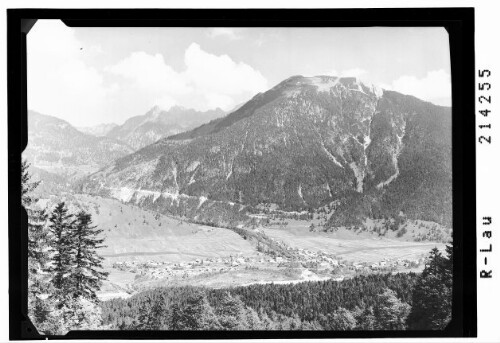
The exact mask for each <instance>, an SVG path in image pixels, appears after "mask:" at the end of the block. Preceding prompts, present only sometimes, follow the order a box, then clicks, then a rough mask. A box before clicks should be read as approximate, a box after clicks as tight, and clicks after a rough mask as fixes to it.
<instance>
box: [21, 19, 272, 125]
mask: <svg viewBox="0 0 500 343" xmlns="http://www.w3.org/2000/svg"><path fill="white" fill-rule="evenodd" d="M230 32H233V31H231V29H229V31H228V30H215V31H214V34H215V35H219V36H220V35H225V36H227V37H230V36H231V33H230ZM233 33H234V34H236V33H235V32H233ZM103 53H105V51H103V48H102V47H100V46H92V45H85V44H84V43H83V42H82V41H80V40H79V39H78V37H77V36H76V35H75V31H74V30H73V29H72V28H69V27H67V26H65V25H64V24H63V23H62V22H61V21H59V20H41V21H38V22H37V23H36V24H35V26H34V28H33V29H32V31H31V32H30V33H29V35H28V107H29V109H32V110H35V111H38V112H41V113H45V114H48V115H53V116H57V117H60V118H64V119H65V120H68V121H69V122H70V123H71V124H73V125H75V126H88V125H94V124H99V123H102V122H110V121H115V122H118V123H120V122H122V121H123V119H124V118H126V117H130V116H133V115H139V114H142V113H145V112H146V111H147V110H148V109H149V108H151V107H152V106H154V105H158V106H161V107H162V108H164V109H168V108H170V107H171V106H174V105H181V106H184V107H187V108H194V109H198V110H208V109H215V108H217V107H220V108H222V109H224V110H230V109H232V108H233V107H234V106H235V105H236V104H237V103H240V102H241V101H242V99H248V98H250V97H252V96H254V95H255V94H256V93H258V92H261V91H265V90H267V89H268V83H267V80H266V78H265V77H264V76H263V75H262V74H261V73H260V72H259V71H258V70H255V69H254V68H252V67H251V66H250V65H248V64H246V63H244V62H242V61H235V60H233V59H232V58H231V57H230V56H228V55H215V54H212V53H209V52H207V51H205V50H203V49H202V47H201V46H200V45H198V44H196V43H192V44H191V45H190V46H189V47H188V48H187V49H186V50H185V51H184V56H183V65H182V66H179V67H175V68H174V67H172V66H171V65H169V64H168V63H167V62H166V60H165V58H164V56H163V55H162V54H159V53H147V52H144V51H136V52H133V53H130V54H128V55H126V56H125V57H123V58H121V59H118V60H117V61H116V62H114V63H111V64H109V65H108V66H102V65H100V64H99V62H100V61H102V59H101V60H100V56H99V55H102V54H103Z"/></svg>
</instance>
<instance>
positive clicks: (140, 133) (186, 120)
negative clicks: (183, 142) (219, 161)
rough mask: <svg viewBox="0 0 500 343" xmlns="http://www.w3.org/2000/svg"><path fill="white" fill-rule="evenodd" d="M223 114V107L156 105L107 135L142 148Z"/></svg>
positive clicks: (136, 147) (135, 147)
mask: <svg viewBox="0 0 500 343" xmlns="http://www.w3.org/2000/svg"><path fill="white" fill-rule="evenodd" d="M223 115H224V111H222V110H221V109H216V110H211V111H206V112H200V111H196V110H193V109H187V108H183V107H180V106H174V107H172V108H170V109H169V110H168V111H165V110H162V109H161V108H159V107H157V106H155V107H153V108H152V109H151V110H149V111H148V112H147V113H146V114H144V115H141V116H135V117H132V118H129V119H128V120H127V121H126V122H125V123H124V124H123V125H120V126H116V127H114V128H113V129H111V130H110V131H109V132H108V133H107V134H106V136H107V137H109V138H113V139H118V140H120V141H123V142H125V143H127V144H128V145H130V146H131V147H133V148H134V149H140V148H142V147H144V146H146V145H149V144H151V143H154V142H156V141H157V140H159V139H161V138H163V137H167V136H170V135H174V134H177V133H179V132H183V131H187V130H190V129H193V128H194V127H196V126H198V125H200V124H202V123H204V122H206V121H210V120H212V119H215V118H219V117H222V116H223Z"/></svg>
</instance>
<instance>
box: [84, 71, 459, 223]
mask: <svg viewBox="0 0 500 343" xmlns="http://www.w3.org/2000/svg"><path fill="white" fill-rule="evenodd" d="M451 181H452V174H451V109H450V108H447V107H441V106H436V105H433V104H431V103H429V102H425V101H422V100H419V99H417V98H415V97H413V96H408V95H403V94H400V93H397V92H393V91H387V90H381V89H379V88H377V87H375V86H373V85H366V84H363V83H362V82H360V81H359V80H357V79H356V78H337V77H329V76H318V77H302V76H294V77H291V78H289V79H287V80H285V81H283V82H281V83H280V84H278V85H277V86H275V87H274V88H272V89H270V90H269V91H267V92H265V93H261V94H257V95H256V96H255V97H254V98H252V99H251V100H250V101H248V102H247V103H246V104H244V105H243V106H242V107H240V108H239V109H238V110H236V111H235V112H233V113H231V114H229V115H227V116H225V117H223V118H218V119H215V120H213V121H211V122H209V123H207V124H204V125H201V126H199V127H197V128H195V129H193V130H191V131H188V132H184V133H181V134H178V135H175V136H171V137H168V138H166V139H162V140H160V141H158V142H156V143H154V144H151V145H148V146H146V147H144V148H142V149H140V150H138V151H137V152H135V153H133V154H130V155H128V156H125V157H123V158H120V159H118V160H117V161H115V162H114V163H112V164H111V165H109V166H107V167H106V168H104V169H102V170H101V171H99V172H97V173H95V174H92V175H90V176H89V177H88V178H87V179H85V182H83V183H82V184H81V190H82V191H84V192H89V193H95V194H100V195H106V196H111V197H114V198H118V199H120V200H122V201H125V202H132V203H136V204H139V205H142V206H144V207H147V208H150V209H154V210H158V211H162V212H168V213H173V214H177V215H183V216H187V217H190V218H193V219H195V220H200V221H205V222H212V223H214V224H217V225H224V224H231V225H233V224H235V223H237V222H238V221H241V220H242V219H245V218H246V219H248V218H251V217H252V213H256V212H262V211H263V210H266V209H267V211H270V210H272V211H275V212H276V211H287V212H292V213H297V212H299V214H300V212H303V213H306V214H307V212H318V211H326V210H327V211H328V214H329V219H328V225H330V226H347V225H360V224H361V223H362V222H363V220H365V219H366V218H374V219H380V218H399V217H401V216H402V217H406V218H411V219H420V220H428V221H434V222H437V223H441V224H443V225H446V226H447V227H451V215H452V202H451V200H452V199H451ZM304 211H306V212H304Z"/></svg>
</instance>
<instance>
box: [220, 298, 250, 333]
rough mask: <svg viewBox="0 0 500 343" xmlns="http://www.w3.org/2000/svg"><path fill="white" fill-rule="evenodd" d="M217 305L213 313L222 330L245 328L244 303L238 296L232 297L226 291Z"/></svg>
mask: <svg viewBox="0 0 500 343" xmlns="http://www.w3.org/2000/svg"><path fill="white" fill-rule="evenodd" d="M217 305H218V306H217V308H216V311H215V313H216V315H217V318H218V319H219V323H220V325H221V327H222V329H223V330H242V329H245V328H246V326H247V323H246V322H245V320H244V319H245V305H244V304H243V302H242V301H241V300H240V298H239V297H233V296H232V295H231V294H230V293H229V292H226V293H224V294H223V295H222V299H221V300H220V302H219V303H218V304H217Z"/></svg>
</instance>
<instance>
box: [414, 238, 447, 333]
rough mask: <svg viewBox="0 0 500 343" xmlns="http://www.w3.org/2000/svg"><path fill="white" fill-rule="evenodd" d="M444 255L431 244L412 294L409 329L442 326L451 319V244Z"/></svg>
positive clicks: (437, 328) (442, 327)
mask: <svg viewBox="0 0 500 343" xmlns="http://www.w3.org/2000/svg"><path fill="white" fill-rule="evenodd" d="M446 252H447V257H444V256H442V254H441V253H440V252H439V250H437V249H436V248H434V249H433V250H432V251H431V253H430V257H429V260H428V263H427V264H426V266H425V268H424V271H423V272H422V275H421V276H420V278H419V279H418V281H417V284H416V285H415V288H414V290H413V294H412V302H413V306H412V311H411V313H410V315H409V316H408V327H409V328H410V329H412V330H443V329H444V328H445V327H446V325H447V324H448V323H449V322H450V320H451V307H452V303H451V302H452V291H453V247H452V246H451V245H450V246H447V247H446Z"/></svg>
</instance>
